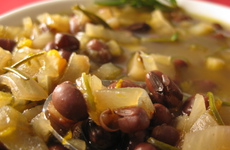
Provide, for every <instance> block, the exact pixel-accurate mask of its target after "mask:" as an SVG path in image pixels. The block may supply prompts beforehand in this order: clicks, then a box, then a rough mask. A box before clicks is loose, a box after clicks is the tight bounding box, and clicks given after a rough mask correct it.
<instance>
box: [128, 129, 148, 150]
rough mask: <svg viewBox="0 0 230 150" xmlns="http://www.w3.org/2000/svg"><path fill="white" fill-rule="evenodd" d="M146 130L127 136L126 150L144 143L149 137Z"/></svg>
mask: <svg viewBox="0 0 230 150" xmlns="http://www.w3.org/2000/svg"><path fill="white" fill-rule="evenodd" d="M148 132H149V131H148V130H141V131H137V132H134V133H131V134H129V144H128V146H127V147H128V149H134V148H135V147H136V146H137V145H138V144H139V143H142V142H145V141H146V140H147V138H148V137H149V133H148Z"/></svg>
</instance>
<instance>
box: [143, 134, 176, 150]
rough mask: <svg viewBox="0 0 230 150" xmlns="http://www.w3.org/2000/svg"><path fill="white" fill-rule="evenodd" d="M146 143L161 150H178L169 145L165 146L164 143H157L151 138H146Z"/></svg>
mask: <svg viewBox="0 0 230 150" xmlns="http://www.w3.org/2000/svg"><path fill="white" fill-rule="evenodd" d="M148 143H150V144H152V145H153V146H156V147H157V148H159V149H162V150H179V149H178V148H176V147H174V146H171V145H169V144H166V143H164V142H161V141H158V140H156V139H154V138H152V137H150V138H148Z"/></svg>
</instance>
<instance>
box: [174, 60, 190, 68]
mask: <svg viewBox="0 0 230 150" xmlns="http://www.w3.org/2000/svg"><path fill="white" fill-rule="evenodd" d="M173 63H174V66H175V68H176V69H179V70H181V69H184V68H187V67H188V63H187V62H186V61H184V60H182V59H174V60H173Z"/></svg>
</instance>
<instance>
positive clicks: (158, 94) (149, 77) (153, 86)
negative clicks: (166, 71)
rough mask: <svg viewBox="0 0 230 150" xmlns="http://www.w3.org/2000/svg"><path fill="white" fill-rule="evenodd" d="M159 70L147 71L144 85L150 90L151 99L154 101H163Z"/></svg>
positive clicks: (162, 87)
mask: <svg viewBox="0 0 230 150" xmlns="http://www.w3.org/2000/svg"><path fill="white" fill-rule="evenodd" d="M159 73H160V72H157V71H155V72H153V71H152V72H149V73H147V74H146V79H145V82H146V86H147V88H148V90H149V91H150V95H151V97H152V99H153V102H156V103H164V102H163V99H164V85H163V83H162V80H161V75H162V74H161V73H160V74H159Z"/></svg>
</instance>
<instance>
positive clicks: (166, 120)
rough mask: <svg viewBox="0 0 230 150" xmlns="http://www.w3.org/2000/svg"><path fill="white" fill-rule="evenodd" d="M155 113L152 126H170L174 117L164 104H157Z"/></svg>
mask: <svg viewBox="0 0 230 150" xmlns="http://www.w3.org/2000/svg"><path fill="white" fill-rule="evenodd" d="M153 105H154V107H155V113H154V115H153V118H152V119H151V125H153V126H156V125H161V124H170V123H171V121H172V119H173V116H172V114H171V113H170V111H169V109H168V108H167V107H165V106H164V105H162V104H159V103H155V104H153Z"/></svg>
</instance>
